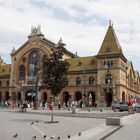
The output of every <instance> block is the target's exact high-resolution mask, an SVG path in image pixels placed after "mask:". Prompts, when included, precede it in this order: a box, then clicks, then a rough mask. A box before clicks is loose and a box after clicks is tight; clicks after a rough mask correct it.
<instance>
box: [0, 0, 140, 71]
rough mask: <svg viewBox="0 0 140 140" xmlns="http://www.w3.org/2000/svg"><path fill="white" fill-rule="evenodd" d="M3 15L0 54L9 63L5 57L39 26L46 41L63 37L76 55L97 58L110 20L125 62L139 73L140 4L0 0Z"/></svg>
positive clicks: (128, 0) (93, 0) (97, 0)
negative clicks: (131, 62) (129, 61)
mask: <svg viewBox="0 0 140 140" xmlns="http://www.w3.org/2000/svg"><path fill="white" fill-rule="evenodd" d="M0 13H1V16H0V52H1V55H2V56H3V57H4V58H5V61H7V62H8V63H9V62H10V60H8V59H9V57H7V58H6V57H5V54H7V56H8V55H9V54H10V52H11V50H12V47H13V46H15V47H16V48H19V47H20V45H22V44H23V43H24V42H25V41H26V40H27V36H28V35H29V34H30V28H31V26H37V25H38V24H40V25H41V27H42V32H43V33H44V35H45V37H46V38H48V39H50V40H52V41H54V42H57V41H58V40H59V38H60V37H62V38H63V40H64V42H65V43H66V44H67V46H66V47H67V49H68V50H70V51H72V52H73V53H75V52H76V51H78V54H79V55H82V56H88V55H96V54H97V53H98V51H99V48H100V46H101V44H102V41H103V38H104V36H105V33H106V31H107V28H108V21H109V20H110V19H111V20H112V21H113V23H114V29H115V31H116V34H117V37H118V38H119V42H120V44H121V46H122V50H123V52H124V54H125V56H126V58H128V59H129V58H132V59H133V63H134V65H135V66H134V67H135V68H136V69H138V70H140V66H139V63H140V56H139V52H140V47H139V42H140V29H139V25H140V19H139V15H140V1H139V0H133V1H131V0H116V1H113V0H77V1H75V0H59V1H58V0H47V1H46V0H20V1H19V0H12V1H11V0H7V1H5V0H0ZM5 48H8V49H5Z"/></svg>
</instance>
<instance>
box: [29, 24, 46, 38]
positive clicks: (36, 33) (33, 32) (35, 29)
mask: <svg viewBox="0 0 140 140" xmlns="http://www.w3.org/2000/svg"><path fill="white" fill-rule="evenodd" d="M34 36H40V37H43V36H44V35H43V34H42V33H41V26H40V25H38V27H32V28H31V34H30V35H29V36H28V38H31V37H34Z"/></svg>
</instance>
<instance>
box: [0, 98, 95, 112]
mask: <svg viewBox="0 0 140 140" xmlns="http://www.w3.org/2000/svg"><path fill="white" fill-rule="evenodd" d="M0 107H1V108H3V109H4V108H12V109H14V108H15V107H16V108H19V110H20V111H26V110H27V109H28V110H30V109H34V102H33V101H27V100H25V101H23V100H21V99H20V100H13V99H9V100H2V101H1V102H0ZM39 107H40V108H42V109H43V110H46V109H49V110H52V108H55V109H58V110H61V109H62V108H64V109H68V110H70V108H72V107H75V108H84V107H97V104H96V103H93V101H92V100H89V101H85V100H81V99H80V100H79V101H75V100H70V101H68V102H60V101H58V102H52V101H50V102H47V101H43V102H41V103H40V104H39Z"/></svg>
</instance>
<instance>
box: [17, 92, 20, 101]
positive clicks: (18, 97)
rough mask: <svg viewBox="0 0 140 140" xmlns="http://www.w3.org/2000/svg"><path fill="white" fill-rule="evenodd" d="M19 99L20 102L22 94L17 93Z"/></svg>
mask: <svg viewBox="0 0 140 140" xmlns="http://www.w3.org/2000/svg"><path fill="white" fill-rule="evenodd" d="M17 99H18V100H21V92H18V93H17Z"/></svg>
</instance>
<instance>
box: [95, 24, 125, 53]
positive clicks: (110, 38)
mask: <svg viewBox="0 0 140 140" xmlns="http://www.w3.org/2000/svg"><path fill="white" fill-rule="evenodd" d="M108 54H122V48H121V46H120V43H119V41H118V39H117V36H116V34H115V31H114V29H113V24H112V23H111V21H109V27H108V30H107V33H106V35H105V38H104V40H103V43H102V45H101V48H100V50H99V53H98V55H108Z"/></svg>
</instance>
